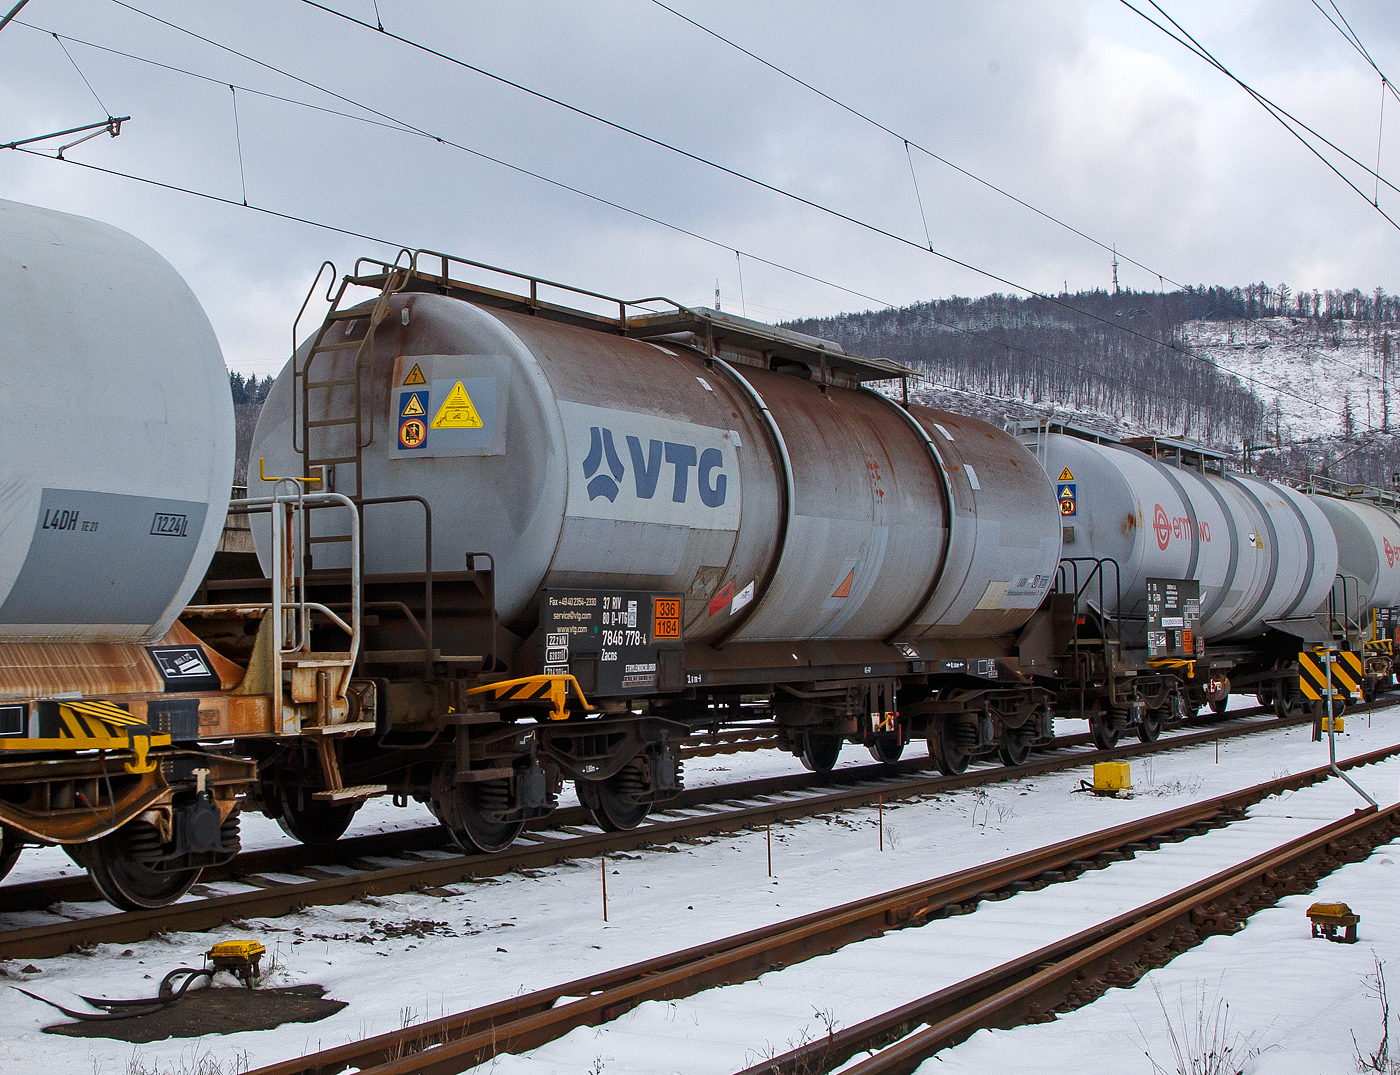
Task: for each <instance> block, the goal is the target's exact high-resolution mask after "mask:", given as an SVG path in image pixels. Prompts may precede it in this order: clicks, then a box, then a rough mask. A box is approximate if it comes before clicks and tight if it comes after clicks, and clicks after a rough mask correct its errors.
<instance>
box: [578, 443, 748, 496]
mask: <svg viewBox="0 0 1400 1075" xmlns="http://www.w3.org/2000/svg"><path fill="white" fill-rule="evenodd" d="M588 436H589V443H588V455H587V457H586V458H585V459H584V461H583V476H584V477H585V478H587V479H588V499H589V500H597V499H598V498H599V497H600V496H601V497H606V498H607V500H608V502H609V503H611V502H612V501H615V500H616V499H617V495H618V493H620V492H622V488H623V486H622V479H623V478H624V477H625V476H626V474H627V467H626V465H625V464H624V463H623V461H622V457H621V456H620V455H619V454H618V451H617V442H616V441H615V440H614V438H613V431H612V430H611V429H608V428H607V427H606V426H590V427H589V430H588ZM626 444H627V454H628V456H629V459H630V462H631V464H632V487H633V489H634V491H635V492H636V494H637V499H638V500H651V499H652V498H653V497H655V496H656V490H657V486H658V485H660V483H661V471H662V468H663V466H670V467H671V478H672V481H671V501H672V503H675V504H684V503H686V498H687V497H688V496H689V495H690V486H691V480H690V472H691V471H692V470H693V471H694V472H695V489H696V492H698V493H699V494H700V502H701V503H702V504H704V505H705V506H706V507H707V508H717V507H719V506H720V505H721V504H723V503H724V498H725V495H726V493H727V492H728V485H729V479H728V477H727V476H726V475H725V473H724V454H723V453H722V452H721V451H720V450H719V449H718V448H706V449H705V450H704V451H703V452H702V451H700V450H699V449H698V448H696V446H695V445H693V444H683V443H678V442H676V441H670V440H666V441H661V440H648V441H647V446H646V450H645V451H643V449H642V442H641V440H640V438H638V437H633V436H628V437H627V438H626ZM662 493H663V495H664V493H665V489H664V487H663V488H662Z"/></svg>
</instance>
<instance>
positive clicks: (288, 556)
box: [229, 477, 364, 734]
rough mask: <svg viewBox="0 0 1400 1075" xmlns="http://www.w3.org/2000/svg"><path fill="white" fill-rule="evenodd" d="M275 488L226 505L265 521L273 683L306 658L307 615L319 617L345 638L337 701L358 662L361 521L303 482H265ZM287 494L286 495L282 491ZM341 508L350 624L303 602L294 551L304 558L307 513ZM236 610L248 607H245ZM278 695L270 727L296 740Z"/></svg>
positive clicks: (341, 498) (301, 566)
mask: <svg viewBox="0 0 1400 1075" xmlns="http://www.w3.org/2000/svg"><path fill="white" fill-rule="evenodd" d="M265 480H270V481H272V482H273V483H274V485H273V494H272V495H271V496H267V497H256V498H253V499H250V500H241V501H238V502H236V503H233V504H230V505H229V511H230V513H237V514H262V513H264V512H266V513H267V514H268V515H269V516H270V521H269V525H270V534H269V536H270V539H271V558H272V570H271V571H270V572H269V575H270V576H271V582H272V600H271V601H270V602H269V603H268V605H267V608H268V610H269V611H270V612H271V614H272V621H273V624H274V625H275V627H274V629H275V630H276V631H277V632H278V635H279V637H278V639H277V644H276V645H275V646H273V648H272V682H273V683H275V684H280V683H281V682H282V664H283V660H284V658H288V657H290V658H296V657H298V656H299V655H304V654H309V653H310V652H311V614H312V612H313V611H314V612H319V613H321V614H323V615H325V616H326V617H327V618H328V619H330V620H331V621H332V622H333V623H335V625H336V626H338V627H340V628H341V630H343V631H345V632H346V633H347V634H349V636H350V644H349V648H348V650H347V651H346V654H345V673H344V676H343V677H342V679H341V682H340V685H339V689H338V690H337V691H336V695H337V696H338V697H343V696H344V694H345V691H346V688H347V687H348V686H349V683H350V677H351V676H352V674H353V672H354V667H355V662H356V661H357V660H358V659H359V654H360V642H361V638H362V631H363V622H364V615H363V613H364V587H363V584H362V575H361V551H360V522H359V519H360V515H359V511H358V510H357V509H356V507H355V502H354V501H353V500H352V499H351V498H350V497H348V496H345V495H344V494H342V493H308V492H307V491H306V488H305V486H306V479H302V478H286V477H267V478H266V479H265ZM284 488H286V489H288V491H287V492H283V491H282V490H283V489H284ZM337 505H338V506H340V507H344V508H346V509H347V510H348V511H349V512H350V516H351V525H350V542H351V546H350V622H349V623H348V624H347V623H346V622H345V620H344V619H342V618H341V617H340V616H338V615H337V614H336V613H334V612H332V611H331V610H330V609H329V608H327V607H326V606H325V605H323V604H321V603H320V602H316V601H311V600H308V598H307V590H306V571H307V564H306V561H307V559H308V558H307V557H306V556H305V555H302V556H297V555H296V550H298V549H300V550H302V551H303V553H304V552H305V551H306V549H307V548H308V547H309V546H308V545H307V535H308V533H309V529H310V528H309V525H308V521H307V517H308V513H309V512H310V511H311V510H312V509H315V508H323V507H334V506H337ZM240 607H248V606H246V605H244V606H240ZM282 703H283V698H282V692H281V690H280V689H277V690H274V691H273V694H272V718H273V725H274V727H275V728H276V729H277V730H278V731H280V732H282V733H283V734H296V733H298V732H299V731H300V730H301V729H300V722H299V721H297V720H296V719H295V718H294V719H293V722H292V723H291V725H290V726H289V725H288V723H287V721H286V719H285V715H284V707H283V704H282Z"/></svg>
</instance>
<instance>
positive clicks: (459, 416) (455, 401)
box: [433, 381, 485, 429]
mask: <svg viewBox="0 0 1400 1075" xmlns="http://www.w3.org/2000/svg"><path fill="white" fill-rule="evenodd" d="M484 425H485V423H484V422H482V420H481V415H479V414H477V413H476V405H475V404H473V403H472V397H471V396H469V395H467V390H466V388H465V387H464V386H463V384H462V382H461V381H458V382H457V383H456V384H455V385H453V386H452V391H451V392H449V393H447V399H446V400H445V401H444V402H443V405H442V406H441V407H439V408H438V412H437V417H435V418H434V419H433V428H434V429H481V428H482V427H483V426H484Z"/></svg>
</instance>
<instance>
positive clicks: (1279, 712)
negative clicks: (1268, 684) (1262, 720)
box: [1274, 683, 1293, 719]
mask: <svg viewBox="0 0 1400 1075" xmlns="http://www.w3.org/2000/svg"><path fill="white" fill-rule="evenodd" d="M1292 694H1293V692H1292V691H1290V690H1289V689H1288V688H1287V686H1285V685H1284V684H1283V683H1280V684H1279V685H1278V689H1277V690H1275V691H1274V716H1276V717H1279V718H1280V719H1282V718H1283V717H1286V716H1288V711H1289V710H1290V709H1291V708H1292V707H1293V706H1292V702H1293V698H1292Z"/></svg>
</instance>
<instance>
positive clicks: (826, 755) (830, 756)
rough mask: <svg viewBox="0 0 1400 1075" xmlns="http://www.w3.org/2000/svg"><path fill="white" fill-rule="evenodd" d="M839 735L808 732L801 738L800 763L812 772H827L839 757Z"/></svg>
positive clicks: (834, 766)
mask: <svg viewBox="0 0 1400 1075" xmlns="http://www.w3.org/2000/svg"><path fill="white" fill-rule="evenodd" d="M841 747H842V742H841V737H840V736H839V735H818V734H817V733H816V732H808V733H807V734H806V735H805V736H803V738H802V765H803V767H804V768H807V769H810V770H811V771H812V772H814V773H829V772H831V770H832V769H834V768H836V761H837V759H838V758H840V757H841Z"/></svg>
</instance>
